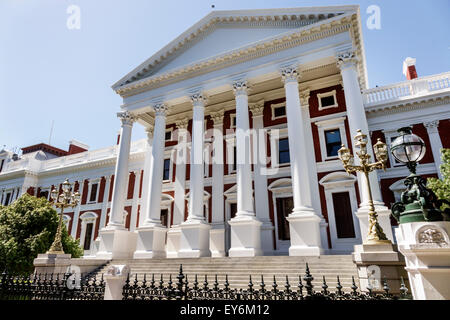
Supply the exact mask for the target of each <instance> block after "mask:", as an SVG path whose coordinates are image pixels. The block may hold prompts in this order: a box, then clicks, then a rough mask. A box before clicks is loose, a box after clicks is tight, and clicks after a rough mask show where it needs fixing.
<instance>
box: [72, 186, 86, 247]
mask: <svg viewBox="0 0 450 320" xmlns="http://www.w3.org/2000/svg"><path fill="white" fill-rule="evenodd" d="M83 189H84V179H83V180H81V182H80V181H78V192H79V193H80V199H83ZM80 202H81V201H80ZM80 210H81V203H80V204H79V205H78V206H76V207H75V211H74V213H73V221H72V230H71V232H70V235H71V236H72V238H74V239H75V238H76V236H77V230H78V220H79V218H80Z"/></svg>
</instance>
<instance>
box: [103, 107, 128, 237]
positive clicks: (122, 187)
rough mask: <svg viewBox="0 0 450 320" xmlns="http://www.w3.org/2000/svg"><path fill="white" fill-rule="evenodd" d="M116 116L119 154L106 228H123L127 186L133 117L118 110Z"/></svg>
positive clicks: (126, 112)
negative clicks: (119, 125) (118, 128)
mask: <svg viewBox="0 0 450 320" xmlns="http://www.w3.org/2000/svg"><path fill="white" fill-rule="evenodd" d="M117 117H118V118H119V119H120V121H121V122H122V128H121V130H120V141H119V154H118V156H117V162H116V170H115V174H114V187H113V194H112V201H111V212H110V215H109V217H110V219H109V221H108V225H107V226H106V229H108V230H114V229H117V230H124V229H125V226H124V221H123V210H124V209H123V208H124V204H125V200H126V196H127V186H128V176H129V172H128V162H129V157H130V148H131V131H132V128H133V122H134V121H135V117H134V116H133V115H131V114H130V113H129V112H128V111H125V112H118V113H117Z"/></svg>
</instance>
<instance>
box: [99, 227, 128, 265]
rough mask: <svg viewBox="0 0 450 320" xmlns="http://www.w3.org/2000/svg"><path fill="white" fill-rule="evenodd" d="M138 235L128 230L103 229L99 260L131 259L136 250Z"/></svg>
mask: <svg viewBox="0 0 450 320" xmlns="http://www.w3.org/2000/svg"><path fill="white" fill-rule="evenodd" d="M136 237H137V234H136V233H134V232H130V231H128V230H119V229H112V230H111V229H106V228H105V229H103V230H101V231H100V246H99V251H98V252H97V254H96V257H97V258H98V259H108V260H110V259H131V258H132V257H133V252H134V251H135V249H136Z"/></svg>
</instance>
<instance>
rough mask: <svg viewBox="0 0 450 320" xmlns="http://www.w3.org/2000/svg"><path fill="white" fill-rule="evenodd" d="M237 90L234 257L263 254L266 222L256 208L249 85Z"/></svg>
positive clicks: (242, 83)
mask: <svg viewBox="0 0 450 320" xmlns="http://www.w3.org/2000/svg"><path fill="white" fill-rule="evenodd" d="M233 89H234V94H235V100H236V152H237V156H236V160H237V164H236V169H237V170H236V180H237V212H236V216H235V217H234V218H233V219H231V220H230V221H228V223H229V225H230V226H231V248H230V250H229V252H228V254H229V256H230V257H253V256H259V255H262V250H261V225H262V222H261V221H259V220H258V219H257V218H256V215H255V210H254V206H253V196H252V195H253V187H252V171H251V146H250V122H249V116H248V92H247V91H248V86H247V82H246V81H237V82H234V83H233Z"/></svg>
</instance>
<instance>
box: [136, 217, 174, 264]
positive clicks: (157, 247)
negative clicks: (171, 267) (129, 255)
mask: <svg viewBox="0 0 450 320" xmlns="http://www.w3.org/2000/svg"><path fill="white" fill-rule="evenodd" d="M166 232H167V228H166V227H164V226H162V225H153V226H143V227H140V228H138V230H137V241H136V251H135V252H134V255H133V258H134V259H152V258H165V257H166V250H165V243H166Z"/></svg>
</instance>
